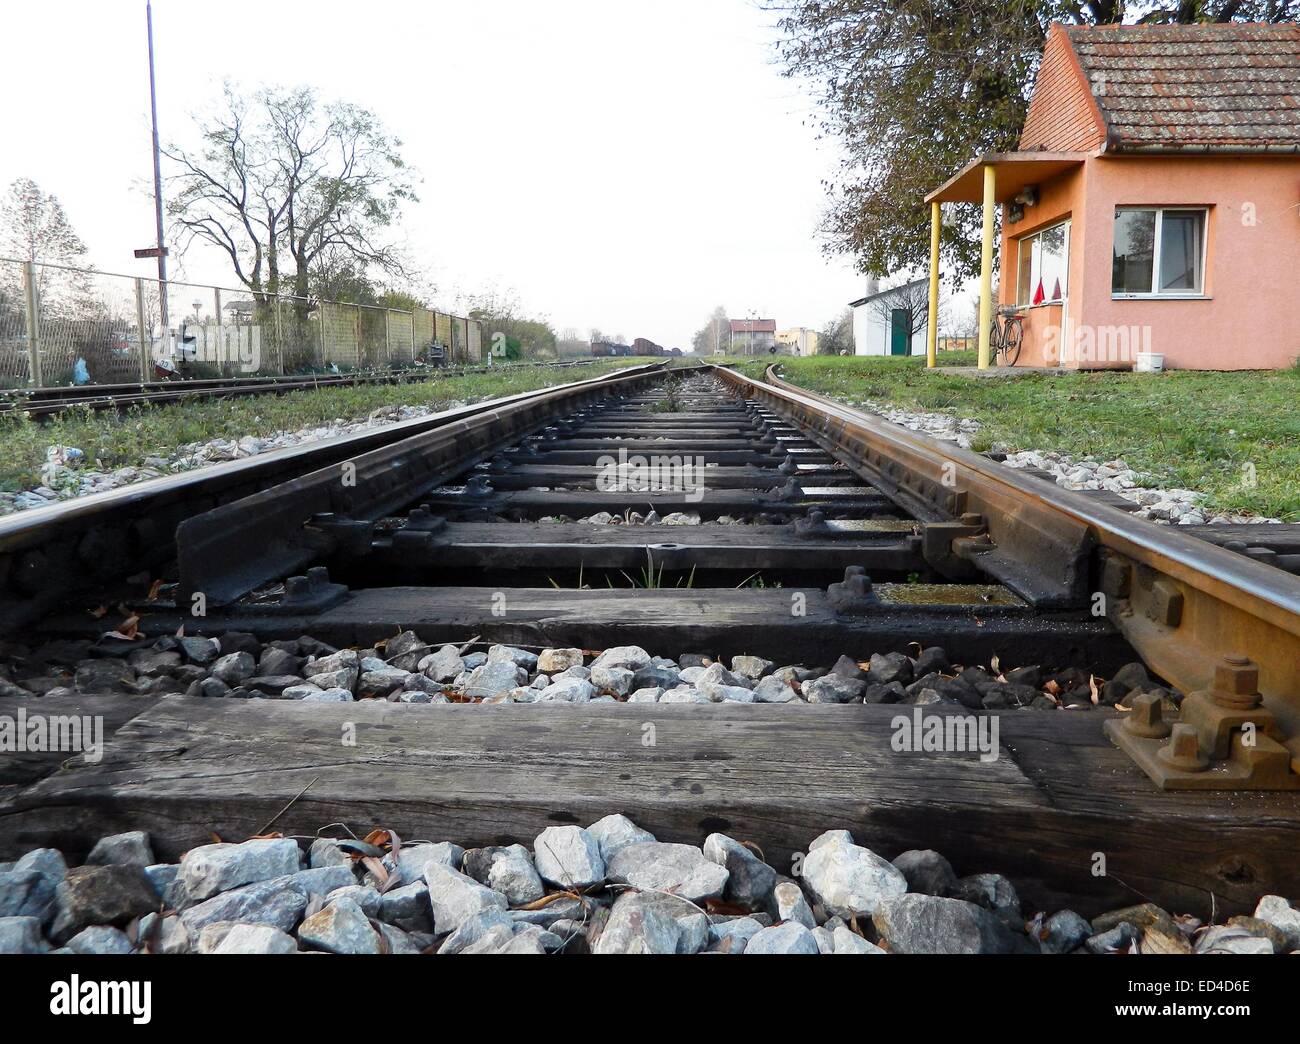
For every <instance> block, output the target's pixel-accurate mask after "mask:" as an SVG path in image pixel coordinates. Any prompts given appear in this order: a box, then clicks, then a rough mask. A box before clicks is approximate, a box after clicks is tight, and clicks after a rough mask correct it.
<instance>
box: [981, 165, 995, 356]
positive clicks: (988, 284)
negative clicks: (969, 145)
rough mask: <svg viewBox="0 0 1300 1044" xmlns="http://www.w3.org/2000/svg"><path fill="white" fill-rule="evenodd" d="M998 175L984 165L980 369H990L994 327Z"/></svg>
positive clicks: (992, 168) (990, 167) (988, 166)
mask: <svg viewBox="0 0 1300 1044" xmlns="http://www.w3.org/2000/svg"><path fill="white" fill-rule="evenodd" d="M997 182H998V175H997V171H996V169H995V168H994V167H993V166H992V164H988V163H986V164H985V165H984V236H983V240H982V241H981V243H980V320H979V322H980V329H979V335H980V339H979V368H980V369H981V370H987V369H988V368H989V329H990V327H991V326H992V325H993V208H994V206H995V205H996V204H995V202H994V197H995V194H996V192H997Z"/></svg>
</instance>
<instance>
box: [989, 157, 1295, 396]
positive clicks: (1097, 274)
mask: <svg viewBox="0 0 1300 1044" xmlns="http://www.w3.org/2000/svg"><path fill="white" fill-rule="evenodd" d="M1298 204H1300V157H1285V156H1278V157H1263V156H1261V157H1254V156H1248V157H1247V156H1172V155H1171V156H1131V155H1130V156H1122V155H1102V156H1098V157H1094V158H1090V159H1088V160H1087V161H1085V164H1084V166H1083V167H1082V168H1077V169H1076V170H1074V171H1071V172H1070V173H1067V174H1065V175H1062V176H1059V177H1057V178H1055V179H1053V180H1052V181H1050V182H1048V183H1046V184H1044V185H1043V186H1041V189H1040V202H1039V204H1038V205H1037V206H1034V207H1030V208H1027V210H1026V214H1025V218H1024V220H1023V221H1021V222H1018V223H1016V224H1014V225H1012V224H1010V223H1009V222H1006V221H1004V223H1003V238H1002V251H1001V254H1000V257H1001V259H1002V266H1001V271H1002V278H1001V284H1000V292H999V295H998V296H999V300H1000V301H1001V303H1003V304H1012V303H1014V298H1015V275H1016V266H1017V257H1016V250H1017V245H1016V244H1015V242H1014V240H1015V239H1016V238H1017V237H1019V236H1022V235H1024V234H1026V233H1029V232H1033V231H1035V230H1036V229H1038V228H1042V227H1044V226H1046V225H1049V224H1052V223H1053V222H1055V221H1057V220H1059V219H1060V218H1061V217H1064V216H1069V217H1070V219H1071V229H1070V265H1069V270H1070V278H1069V285H1068V287H1067V292H1066V303H1065V305H1064V306H1039V307H1038V308H1030V309H1028V310H1027V311H1026V319H1025V324H1024V325H1025V343H1024V346H1023V348H1022V351H1021V355H1020V360H1019V365H1029V366H1045V365H1046V366H1054V365H1064V366H1069V367H1075V368H1081V369H1096V368H1121V369H1128V368H1130V367H1131V366H1132V363H1133V355H1134V353H1135V352H1136V351H1138V350H1141V351H1152V352H1157V353H1160V354H1162V355H1164V357H1165V358H1164V364H1165V367H1166V368H1168V369H1219V370H1241V369H1275V368H1281V367H1286V366H1289V365H1291V364H1292V362H1293V361H1294V360H1295V359H1296V358H1297V356H1300V321H1297V319H1296V311H1295V304H1294V301H1295V297H1296V288H1297V284H1298V283H1300V205H1298ZM1128 205H1150V206H1175V207H1176V206H1188V207H1191V206H1205V207H1208V208H1209V217H1208V222H1207V230H1206V240H1207V243H1206V262H1205V279H1204V289H1205V294H1204V297H1202V298H1196V299H1185V298H1183V299H1179V298H1165V299H1158V300H1150V299H1147V300H1133V299H1113V298H1112V296H1111V253H1112V247H1113V233H1114V220H1115V208H1116V207H1117V206H1128ZM1067 317H1068V324H1067V326H1066V329H1065V331H1064V336H1063V337H1062V336H1061V333H1062V321H1063V319H1065V318H1067ZM1053 327H1055V329H1056V331H1057V334H1056V336H1055V337H1053V336H1052V335H1051V333H1050V331H1051V330H1052V329H1053ZM1116 347H1118V348H1119V349H1120V351H1118V352H1116V351H1115V349H1116ZM1054 349H1057V350H1060V349H1063V350H1061V351H1060V353H1059V354H1057V352H1056V351H1054ZM1090 349H1091V351H1090ZM1108 356H1109V357H1108Z"/></svg>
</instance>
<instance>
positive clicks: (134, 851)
mask: <svg viewBox="0 0 1300 1044" xmlns="http://www.w3.org/2000/svg"><path fill="white" fill-rule="evenodd" d="M791 869H792V871H794V872H795V873H794V876H787V875H786V874H784V873H782V872H780V871H778V870H777V869H776V868H775V867H773V866H770V865H769V864H768V863H767V862H766V861H765V860H764V858H763V855H762V853H761V851H760V850H759V849H758V847H757V846H756V845H753V844H750V843H748V842H746V841H744V840H742V839H736V838H732V837H729V836H727V835H726V834H717V833H715V834H710V835H709V836H708V837H707V838H706V839H705V841H704V843H703V845H702V846H701V847H699V848H697V847H694V846H692V845H685V844H671V843H665V842H660V841H658V840H656V839H655V837H654V835H653V834H651V833H650V832H649V831H646V830H643V829H642V828H640V827H639V826H637V825H636V824H635V823H633V822H632V821H631V820H629V819H628V818H626V817H625V816H622V815H609V816H606V817H605V818H603V819H601V820H599V821H598V822H596V823H593V824H591V825H590V826H588V827H586V828H583V827H580V826H576V825H568V826H552V827H548V828H546V829H545V830H543V831H542V832H541V833H540V834H538V835H537V837H536V838H534V839H532V845H531V849H530V848H527V847H525V846H523V845H521V844H512V845H504V846H502V845H498V846H493V847H490V848H469V849H466V848H464V847H462V846H461V845H459V844H456V843H455V842H453V841H445V840H444V841H437V842H431V841H414V842H412V841H407V842H403V841H401V840H400V839H399V838H398V837H397V836H396V835H394V834H393V833H392V832H391V831H389V830H384V829H380V830H375V831H372V832H371V833H370V834H368V835H367V836H366V837H365V838H364V839H357V838H355V837H345V838H338V837H315V838H293V837H282V836H278V835H270V836H264V837H259V838H255V839H251V840H248V841H244V842H242V843H238V844H232V843H225V842H220V843H215V844H207V845H202V846H199V847H197V848H192V849H190V850H189V851H188V852H186V853H185V854H184V855H183V856H182V857H181V860H180V862H179V863H163V862H159V861H157V860H156V859H155V856H154V852H153V848H152V845H151V842H150V838H149V836H148V834H146V833H144V832H141V831H133V832H130V833H124V834H116V835H113V836H111V837H105V838H102V839H101V840H100V841H99V842H98V843H97V844H96V845H95V846H94V848H93V849H92V850H91V852H90V854H89V855H88V857H87V859H86V862H85V864H84V865H82V866H76V867H69V866H68V865H67V863H66V861H65V859H64V857H63V855H62V854H61V853H60V852H59V851H58V850H56V849H53V848H41V849H35V850H33V851H30V852H28V853H26V854H25V855H24V856H23V857H22V858H21V859H19V860H17V861H16V862H14V863H4V864H0V953H32V954H34V953H75V954H128V953H164V954H185V953H221V954H224V953H262V954H281V953H299V952H317V953H320V952H323V953H335V954H431V953H438V954H457V953H517V954H554V953H596V954H620V953H659V954H677V953H683V954H690V953H701V952H703V953H717V954H742V953H743V954H809V955H811V954H885V953H999V954H1000V953H1023V954H1060V953H1086V954H1114V953H1182V954H1192V953H1196V954H1208V953H1215V954H1218V953H1242V954H1246V953H1258V954H1263V953H1287V952H1291V951H1294V950H1296V949H1297V948H1300V910H1298V909H1296V908H1295V907H1294V906H1293V905H1292V904H1291V903H1290V902H1289V901H1288V900H1287V899H1285V898H1283V897H1281V896H1276V895H1267V896H1264V897H1262V898H1261V899H1260V901H1259V904H1258V906H1257V907H1256V909H1255V912H1254V915H1253V916H1251V917H1232V918H1230V919H1228V920H1227V921H1226V922H1225V923H1222V924H1209V925H1207V924H1202V923H1201V922H1200V921H1198V920H1196V919H1195V918H1193V917H1190V916H1186V915H1174V914H1170V913H1169V912H1167V911H1165V910H1163V909H1161V908H1160V907H1159V906H1157V905H1155V904H1154V903H1149V902H1148V903H1143V904H1141V905H1139V906H1132V907H1127V908H1125V909H1122V910H1114V911H1111V912H1108V913H1105V914H1102V915H1100V916H1098V917H1094V918H1093V919H1092V920H1091V921H1089V920H1087V919H1086V918H1084V917H1082V916H1080V915H1079V914H1078V913H1076V912H1074V911H1073V910H1068V909H1067V910H1057V911H1054V912H1052V913H1050V914H1048V913H1047V912H1045V911H1043V912H1031V911H1027V910H1025V909H1023V908H1022V906H1021V903H1020V898H1019V896H1018V895H1017V892H1016V888H1015V885H1014V884H1013V883H1012V882H1011V881H1010V880H1008V879H1007V878H1006V877H1003V876H1002V875H1000V874H996V873H977V874H972V875H970V876H967V877H958V876H957V874H956V873H955V872H954V871H953V868H952V866H951V865H950V864H949V862H948V861H947V860H946V859H945V858H944V857H943V856H942V855H940V854H939V853H938V852H934V851H930V850H924V851H908V852H903V853H901V854H898V855H896V856H894V858H893V859H892V861H891V860H887V859H884V858H882V857H881V856H880V855H878V854H877V853H875V852H873V851H871V850H870V849H868V848H864V847H862V846H861V845H858V844H856V843H855V842H854V839H853V837H852V835H851V834H850V833H849V832H848V831H847V830H829V831H827V832H825V833H823V834H821V835H820V836H819V837H816V838H814V839H812V840H811V841H810V842H809V844H808V851H807V853H800V854H798V855H797V856H796V858H795V861H794V863H793V865H792V868H791Z"/></svg>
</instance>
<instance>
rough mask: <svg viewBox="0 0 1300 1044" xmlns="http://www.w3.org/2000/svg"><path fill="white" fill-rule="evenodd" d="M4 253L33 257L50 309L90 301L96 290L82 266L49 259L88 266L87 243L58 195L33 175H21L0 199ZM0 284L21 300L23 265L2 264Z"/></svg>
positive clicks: (40, 288)
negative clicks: (81, 268) (73, 225)
mask: <svg viewBox="0 0 1300 1044" xmlns="http://www.w3.org/2000/svg"><path fill="white" fill-rule="evenodd" d="M0 257H6V258H12V259H13V260H15V261H30V262H34V263H36V264H37V265H38V266H39V267H37V269H36V290H37V293H38V294H39V296H40V300H41V308H42V310H43V311H45V312H46V313H47V314H49V313H51V312H62V311H69V310H73V309H76V308H80V307H85V306H87V305H88V304H89V298H90V297H91V296H92V294H93V290H92V288H91V285H90V279H89V277H88V276H86V275H85V274H84V273H83V272H74V271H68V270H67V269H66V268H52V267H44V266H49V265H61V266H70V267H77V266H82V267H84V266H86V265H87V264H88V262H87V260H86V245H85V243H83V242H82V241H81V237H80V236H79V235H77V232H76V230H75V229H74V228H73V227H72V222H71V221H69V220H68V215H67V214H66V213H65V212H64V210H63V204H62V203H60V202H59V199H58V197H57V196H55V195H53V194H52V193H49V194H47V193H46V192H44V191H43V190H42V189H41V187H40V186H39V185H38V184H36V182H35V181H33V180H32V179H31V178H17V179H15V180H14V181H13V182H12V183H11V184H10V185H9V190H8V192H7V193H5V195H4V197H3V199H2V200H0ZM0 269H2V271H0V286H2V287H3V290H4V293H5V296H6V298H8V299H11V300H14V301H21V300H22V285H23V284H22V271H21V269H20V268H19V267H18V266H17V265H11V264H3V265H0Z"/></svg>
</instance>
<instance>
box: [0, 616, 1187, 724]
mask: <svg viewBox="0 0 1300 1044" xmlns="http://www.w3.org/2000/svg"><path fill="white" fill-rule="evenodd" d="M132 626H133V625H128V624H123V625H120V627H122V628H125V630H118V631H115V632H107V633H106V634H105V635H104V636H103V637H101V638H100V639H99V640H98V641H94V642H92V641H89V640H85V641H54V642H49V643H47V644H45V645H40V646H35V647H28V646H24V645H21V644H18V643H16V642H12V641H10V642H4V643H0V698H3V697H10V698H18V699H29V698H43V699H51V698H58V697H62V696H74V695H78V694H102V693H117V694H124V695H139V696H167V695H176V696H188V697H199V698H226V699H237V698H244V699H278V700H302V701H305V702H326V703H330V702H338V703H347V702H351V701H353V700H388V701H390V702H393V703H412V704H445V703H543V704H544V703H561V702H562V703H748V704H752V703H790V704H804V703H878V704H912V705H947V706H953V707H964V708H967V709H972V710H981V709H983V710H1006V709H1012V708H1031V709H1036V710H1088V709H1090V708H1092V707H1094V706H1098V705H1103V706H1115V705H1120V706H1125V705H1127V701H1128V700H1129V699H1130V698H1131V697H1132V696H1134V695H1136V694H1138V693H1156V694H1157V695H1159V696H1160V697H1161V698H1162V699H1164V700H1166V701H1168V703H1170V704H1171V705H1173V706H1175V707H1176V706H1177V705H1178V704H1179V702H1181V699H1182V695H1181V694H1180V693H1179V692H1177V691H1175V690H1171V689H1169V688H1167V687H1165V686H1164V685H1163V684H1162V683H1161V682H1160V681H1159V679H1153V678H1152V677H1151V676H1150V675H1149V674H1148V673H1147V671H1146V668H1145V667H1144V666H1143V665H1142V664H1141V663H1131V664H1128V665H1126V666H1124V667H1122V668H1121V669H1120V670H1118V671H1117V672H1115V674H1114V676H1113V677H1110V678H1103V677H1101V676H1099V675H1095V674H1091V673H1089V672H1088V671H1086V670H1082V669H1080V668H1078V667H1065V668H1051V667H1046V666H1041V665H1020V666H1016V667H1014V668H1011V667H1007V666H1006V665H1002V664H999V663H998V662H997V660H996V659H995V660H994V661H993V662H992V663H991V664H988V665H983V666H979V665H963V664H959V663H953V662H951V660H950V658H949V656H948V654H947V653H946V652H945V651H944V650H943V649H942V648H939V647H938V646H933V647H930V648H927V649H922V648H920V647H919V646H916V647H915V651H916V655H915V656H909V655H907V654H905V653H900V652H887V653H872V654H870V655H864V656H861V657H857V656H848V655H844V656H841V657H840V658H839V659H838V660H837V661H836V662H835V663H834V664H831V665H830V666H824V665H823V666H818V665H805V664H786V665H781V664H780V663H779V662H778V661H775V660H767V659H764V658H763V657H761V656H749V655H745V656H733V657H731V658H730V661H729V662H726V663H724V662H723V661H722V660H718V659H714V658H713V657H711V656H708V655H705V654H702V653H686V654H683V655H679V656H678V657H677V658H676V659H673V658H669V657H665V656H654V655H652V654H651V653H649V652H647V651H646V650H645V649H642V648H640V647H639V646H635V645H629V646H617V647H614V648H610V649H605V650H603V651H600V652H597V651H593V650H583V649H575V648H567V649H536V650H530V649H521V648H517V647H515V646H509V645H486V644H483V643H479V646H469V645H466V646H456V645H443V646H440V647H437V646H433V645H430V644H428V643H426V642H425V641H424V640H423V639H422V638H421V637H420V636H419V635H418V634H417V633H416V632H414V631H403V632H401V633H400V634H397V635H395V636H394V637H392V638H390V639H388V640H387V641H386V642H384V643H382V644H381V645H379V646H377V647H374V648H369V649H335V648H334V647H333V646H331V645H327V644H326V643H324V642H321V641H318V640H317V639H315V638H311V637H309V636H302V637H299V638H295V639H289V640H285V641H280V640H277V641H267V642H265V643H263V642H260V641H258V639H257V638H255V637H254V636H253V635H251V634H247V633H244V632H238V631H230V632H227V633H225V634H223V635H221V636H220V637H217V638H205V637H175V636H165V637H161V638H146V637H143V636H142V635H135V636H133V637H131V638H126V637H123V635H124V634H126V633H127V632H128V631H130V630H131V627H132ZM480 646H481V647H480ZM471 648H472V649H473V650H474V651H471Z"/></svg>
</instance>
